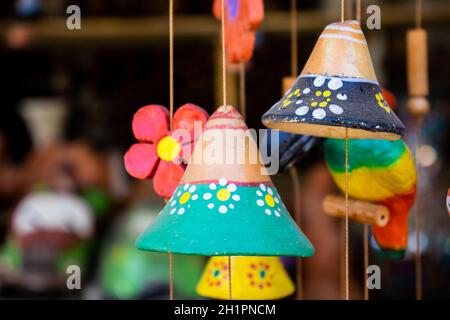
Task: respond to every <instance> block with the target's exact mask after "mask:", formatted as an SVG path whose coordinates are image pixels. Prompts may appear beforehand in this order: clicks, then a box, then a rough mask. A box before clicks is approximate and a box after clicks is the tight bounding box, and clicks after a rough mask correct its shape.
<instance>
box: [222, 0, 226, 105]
mask: <svg viewBox="0 0 450 320" xmlns="http://www.w3.org/2000/svg"><path fill="white" fill-rule="evenodd" d="M226 68H227V61H226V59H225V0H222V96H223V97H222V98H223V105H224V106H226V105H227V69H226Z"/></svg>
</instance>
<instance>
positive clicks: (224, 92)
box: [221, 0, 233, 300]
mask: <svg viewBox="0 0 450 320" xmlns="http://www.w3.org/2000/svg"><path fill="white" fill-rule="evenodd" d="M221 2H222V95H223V97H222V98H223V105H224V106H226V105H227V69H226V67H227V62H226V59H225V54H226V51H225V0H222V1H221ZM228 273H229V276H228V278H229V281H228V297H229V299H230V300H232V299H233V290H232V285H231V256H228Z"/></svg>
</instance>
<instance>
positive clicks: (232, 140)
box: [136, 106, 314, 257]
mask: <svg viewBox="0 0 450 320" xmlns="http://www.w3.org/2000/svg"><path fill="white" fill-rule="evenodd" d="M239 154H241V156H243V157H240V158H238V156H237V155H239ZM258 155H259V153H258V148H257V146H256V143H255V141H254V139H253V138H252V137H251V135H250V134H249V130H248V128H247V126H246V124H245V122H244V120H243V118H242V116H241V115H240V114H239V112H238V111H237V110H236V109H235V108H233V107H231V106H222V107H220V108H218V109H217V110H216V111H215V112H214V114H213V115H212V116H211V117H210V118H209V120H208V122H207V123H206V126H205V130H204V132H203V134H202V136H201V138H200V139H199V141H198V143H197V145H196V147H195V149H194V153H193V154H192V157H191V160H190V162H189V164H188V166H187V168H186V171H185V174H184V176H183V178H182V180H181V182H180V184H179V186H178V187H177V189H176V190H175V193H174V195H173V196H172V198H170V199H169V200H168V201H167V204H166V206H165V207H164V209H163V210H162V211H161V213H160V214H159V216H158V218H157V219H156V221H155V222H154V223H153V224H151V225H150V226H149V227H148V228H147V230H146V231H145V232H143V233H142V234H141V235H140V237H139V238H138V239H137V241H136V246H137V247H138V248H139V249H141V250H149V251H159V252H170V253H182V254H197V255H208V256H228V255H229V256H255V255H256V256H280V255H283V256H302V257H309V256H311V255H312V254H313V252H314V249H313V247H312V245H311V243H310V242H309V240H308V239H307V238H306V237H305V235H304V234H303V233H302V232H301V231H300V229H299V228H298V227H297V226H296V224H295V223H294V221H293V220H292V218H291V216H290V215H289V213H288V211H287V209H286V207H285V206H284V204H283V202H282V201H281V198H280V196H279V194H278V192H277V190H276V188H275V187H274V185H273V184H272V181H271V179H270V177H269V176H268V175H267V173H266V170H265V167H264V166H263V165H262V164H261V163H260V160H259V156H258ZM252 156H253V157H254V159H253V160H254V161H251V160H252V159H251V158H252ZM239 160H242V161H239Z"/></svg>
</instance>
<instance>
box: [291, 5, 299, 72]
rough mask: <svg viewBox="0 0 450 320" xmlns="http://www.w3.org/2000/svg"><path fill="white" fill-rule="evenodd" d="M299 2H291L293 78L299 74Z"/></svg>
mask: <svg viewBox="0 0 450 320" xmlns="http://www.w3.org/2000/svg"><path fill="white" fill-rule="evenodd" d="M297 39H298V38H297V0H291V76H292V77H296V76H297V73H298V58H297V56H298V45H297Z"/></svg>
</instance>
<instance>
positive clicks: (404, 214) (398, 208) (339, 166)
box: [324, 139, 416, 259]
mask: <svg viewBox="0 0 450 320" xmlns="http://www.w3.org/2000/svg"><path fill="white" fill-rule="evenodd" d="M324 152H325V159H326V162H327V165H328V168H329V171H330V173H331V175H332V177H333V179H334V181H335V182H336V184H337V186H338V187H339V189H341V190H342V192H344V190H345V140H337V139H327V140H326V141H325V143H324ZM349 154H350V157H349V162H348V165H349V170H348V172H349V185H348V187H349V188H348V193H349V196H350V197H351V198H354V199H359V200H364V201H369V202H373V203H378V204H381V205H384V206H386V207H387V208H388V209H389V214H390V218H389V222H388V224H387V225H386V226H385V227H376V226H372V231H373V234H374V237H375V240H376V242H377V243H378V245H379V246H380V248H381V250H382V251H383V253H384V254H385V255H386V256H387V257H389V258H392V259H401V258H403V256H404V254H405V249H406V246H407V239H408V213H409V210H410V209H411V207H412V205H413V204H414V200H415V197H416V169H415V166H414V160H413V157H412V155H411V152H410V151H409V150H408V147H407V146H406V145H405V143H404V142H403V141H402V140H397V141H387V140H350V141H349Z"/></svg>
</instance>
